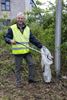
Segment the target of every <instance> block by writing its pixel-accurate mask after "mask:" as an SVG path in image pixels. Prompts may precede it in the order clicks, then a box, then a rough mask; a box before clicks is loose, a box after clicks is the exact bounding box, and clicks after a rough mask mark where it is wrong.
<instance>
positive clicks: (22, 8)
mask: <svg viewBox="0 0 67 100" xmlns="http://www.w3.org/2000/svg"><path fill="white" fill-rule="evenodd" d="M32 4H33V2H32V0H0V18H2V17H7V18H8V19H13V18H15V17H16V14H17V13H18V12H23V13H24V12H27V11H28V12H29V11H31V10H32Z"/></svg>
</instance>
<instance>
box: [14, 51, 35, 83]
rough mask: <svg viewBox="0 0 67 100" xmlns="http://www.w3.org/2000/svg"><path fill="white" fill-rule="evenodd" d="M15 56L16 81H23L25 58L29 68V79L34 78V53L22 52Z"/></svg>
mask: <svg viewBox="0 0 67 100" xmlns="http://www.w3.org/2000/svg"><path fill="white" fill-rule="evenodd" d="M14 56H15V64H16V67H15V75H16V82H17V84H18V83H21V64H22V60H23V59H25V60H26V62H27V64H28V68H29V79H31V80H33V79H34V76H35V62H34V60H33V58H32V55H31V54H30V53H28V54H21V55H14Z"/></svg>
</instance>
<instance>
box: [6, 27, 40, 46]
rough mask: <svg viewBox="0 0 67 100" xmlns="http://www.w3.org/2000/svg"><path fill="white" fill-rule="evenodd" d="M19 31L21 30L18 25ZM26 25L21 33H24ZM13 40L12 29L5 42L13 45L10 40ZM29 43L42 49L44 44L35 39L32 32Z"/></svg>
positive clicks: (8, 32) (9, 30)
mask: <svg viewBox="0 0 67 100" xmlns="http://www.w3.org/2000/svg"><path fill="white" fill-rule="evenodd" d="M17 27H18V29H19V26H18V25H17ZM25 27H26V25H23V27H22V30H20V29H19V30H20V31H23V30H24V29H25ZM11 39H13V31H12V29H11V28H9V29H8V31H7V33H6V35H5V41H6V43H8V44H11V43H10V40H11ZM29 41H30V43H32V44H33V45H35V46H37V47H38V48H42V44H41V43H40V42H39V41H38V40H37V39H36V38H35V36H34V35H33V34H32V32H31V31H30V38H29Z"/></svg>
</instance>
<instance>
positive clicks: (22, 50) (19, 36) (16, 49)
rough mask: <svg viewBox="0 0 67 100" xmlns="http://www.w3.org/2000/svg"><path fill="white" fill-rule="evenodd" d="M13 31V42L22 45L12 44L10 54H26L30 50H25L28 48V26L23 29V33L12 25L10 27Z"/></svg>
mask: <svg viewBox="0 0 67 100" xmlns="http://www.w3.org/2000/svg"><path fill="white" fill-rule="evenodd" d="M11 29H12V31H13V40H15V41H17V42H19V43H22V44H23V45H21V44H15V45H14V44H13V45H12V54H26V53H28V52H29V51H30V50H29V49H28V48H27V47H29V37H30V29H29V27H28V26H26V28H25V29H24V31H23V33H21V31H20V30H19V29H18V28H17V25H16V24H14V25H12V26H11ZM24 45H25V46H24Z"/></svg>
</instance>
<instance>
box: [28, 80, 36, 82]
mask: <svg viewBox="0 0 67 100" xmlns="http://www.w3.org/2000/svg"><path fill="white" fill-rule="evenodd" d="M28 83H37V81H35V80H28Z"/></svg>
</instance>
